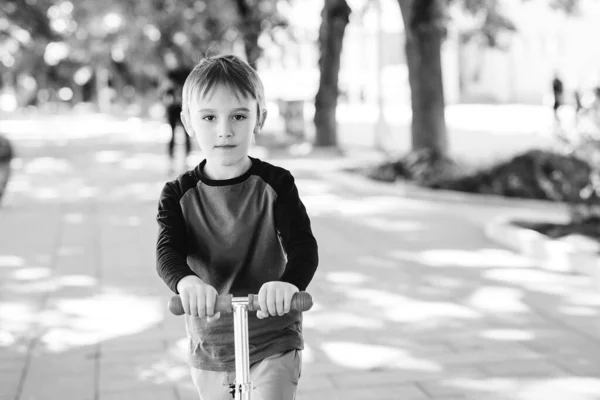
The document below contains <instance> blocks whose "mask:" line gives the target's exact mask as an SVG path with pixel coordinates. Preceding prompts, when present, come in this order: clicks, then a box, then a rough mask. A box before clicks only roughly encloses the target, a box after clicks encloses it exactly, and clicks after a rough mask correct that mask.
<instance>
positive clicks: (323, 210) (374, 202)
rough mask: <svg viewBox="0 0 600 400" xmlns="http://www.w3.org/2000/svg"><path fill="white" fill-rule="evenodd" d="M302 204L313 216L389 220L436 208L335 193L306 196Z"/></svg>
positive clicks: (397, 200)
mask: <svg viewBox="0 0 600 400" xmlns="http://www.w3.org/2000/svg"><path fill="white" fill-rule="evenodd" d="M302 202H303V203H304V204H305V205H306V208H307V209H309V210H310V213H311V215H314V216H321V215H328V214H333V215H342V216H350V217H359V216H365V215H378V214H383V215H386V216H387V217H388V218H389V216H391V215H394V214H398V213H401V214H403V215H404V214H409V213H411V212H414V211H428V210H433V209H435V207H434V206H433V205H432V204H430V203H427V202H424V201H416V200H409V199H404V198H398V197H393V196H362V197H360V198H348V197H344V196H340V195H337V194H333V193H325V194H308V195H304V196H303V198H302Z"/></svg>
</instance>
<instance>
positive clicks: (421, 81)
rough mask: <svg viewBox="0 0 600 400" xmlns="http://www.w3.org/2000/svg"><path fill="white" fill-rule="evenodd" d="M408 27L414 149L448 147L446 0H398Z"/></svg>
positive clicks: (441, 151)
mask: <svg viewBox="0 0 600 400" xmlns="http://www.w3.org/2000/svg"><path fill="white" fill-rule="evenodd" d="M398 3H399V5H400V10H401V12H402V19H403V22H404V30H405V37H406V39H405V51H406V60H407V66H408V80H409V84H410V89H411V106H412V122H411V133H412V135H411V139H412V149H413V151H418V150H421V149H427V150H431V151H432V152H433V153H435V154H437V155H444V154H446V152H447V149H448V141H447V135H446V121H445V116H444V107H445V102H444V89H443V82H442V62H441V48H442V39H443V37H444V35H445V18H446V13H445V6H446V4H445V0H418V1H415V0H398Z"/></svg>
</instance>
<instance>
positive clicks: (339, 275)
mask: <svg viewBox="0 0 600 400" xmlns="http://www.w3.org/2000/svg"><path fill="white" fill-rule="evenodd" d="M325 280H326V281H328V282H331V283H339V284H346V285H360V284H363V283H365V282H366V281H367V280H368V277H367V276H366V275H365V274H361V273H359V272H350V271H336V272H328V273H326V274H325Z"/></svg>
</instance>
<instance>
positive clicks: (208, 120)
mask: <svg viewBox="0 0 600 400" xmlns="http://www.w3.org/2000/svg"><path fill="white" fill-rule="evenodd" d="M202 119H203V120H204V121H207V122H212V121H214V120H215V116H214V115H207V116H204V117H202Z"/></svg>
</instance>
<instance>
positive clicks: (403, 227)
mask: <svg viewBox="0 0 600 400" xmlns="http://www.w3.org/2000/svg"><path fill="white" fill-rule="evenodd" d="M361 224H363V225H366V226H368V227H369V228H373V229H377V230H380V231H386V232H415V231H424V230H426V229H425V224H424V223H422V222H417V221H408V220H406V219H396V220H394V219H390V218H384V217H370V218H365V219H363V220H361Z"/></svg>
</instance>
